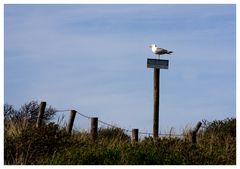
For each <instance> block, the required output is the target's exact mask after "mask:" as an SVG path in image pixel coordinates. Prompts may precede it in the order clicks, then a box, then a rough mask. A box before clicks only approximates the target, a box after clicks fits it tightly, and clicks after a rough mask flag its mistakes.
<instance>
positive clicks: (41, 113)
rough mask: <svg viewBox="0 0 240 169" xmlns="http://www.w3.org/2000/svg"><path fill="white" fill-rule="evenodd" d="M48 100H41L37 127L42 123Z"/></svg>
mask: <svg viewBox="0 0 240 169" xmlns="http://www.w3.org/2000/svg"><path fill="white" fill-rule="evenodd" d="M46 104H47V103H46V102H41V103H40V106H39V112H38V118H37V123H36V127H37V128H39V127H41V125H42V119H43V115H44V111H45V108H46Z"/></svg>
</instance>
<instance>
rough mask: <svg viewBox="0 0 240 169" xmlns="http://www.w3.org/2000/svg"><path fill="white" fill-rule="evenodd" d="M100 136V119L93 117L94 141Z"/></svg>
mask: <svg viewBox="0 0 240 169" xmlns="http://www.w3.org/2000/svg"><path fill="white" fill-rule="evenodd" d="M97 136H98V118H97V117H92V118H91V138H92V140H94V141H95V140H96V139H97Z"/></svg>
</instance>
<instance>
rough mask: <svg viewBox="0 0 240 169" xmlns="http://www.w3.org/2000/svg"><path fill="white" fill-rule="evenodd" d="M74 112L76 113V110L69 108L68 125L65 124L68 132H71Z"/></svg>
mask: <svg viewBox="0 0 240 169" xmlns="http://www.w3.org/2000/svg"><path fill="white" fill-rule="evenodd" d="M76 113H77V111H76V110H71V111H70V116H69V120H68V125H67V133H68V134H71V133H72V128H73V123H74V119H75V116H76Z"/></svg>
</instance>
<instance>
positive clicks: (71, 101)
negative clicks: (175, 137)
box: [4, 4, 236, 133]
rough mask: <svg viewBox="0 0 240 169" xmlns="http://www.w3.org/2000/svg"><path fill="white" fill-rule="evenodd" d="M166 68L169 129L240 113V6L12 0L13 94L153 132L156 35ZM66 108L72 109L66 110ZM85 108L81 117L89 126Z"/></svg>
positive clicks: (8, 82)
mask: <svg viewBox="0 0 240 169" xmlns="http://www.w3.org/2000/svg"><path fill="white" fill-rule="evenodd" d="M152 43H155V44H157V45H158V46H159V47H163V48H166V49H169V50H172V51H173V53H172V54H171V55H168V56H162V58H163V59H168V60H169V68H168V69H164V70H161V71H160V120H159V125H160V132H161V133H167V132H169V131H170V130H171V129H172V128H173V129H174V131H175V132H176V133H181V132H182V131H183V130H184V129H186V128H189V127H194V126H195V125H196V124H197V122H198V121H201V120H203V119H206V120H208V121H212V120H223V119H225V118H228V117H229V118H230V117H236V6H235V5H230V4H225V5H210V4H208V5H184V4H182V5H173V4H170V5H163V4H158V5H83V4H79V5H76V4H74V5H56V4H55V5H26V4H21V5H13V4H5V5H4V103H7V104H11V105H14V107H15V108H16V109H18V108H19V107H20V106H21V105H23V104H24V103H26V102H29V101H32V100H36V101H38V102H39V103H40V102H41V101H46V102H47V105H48V106H49V105H51V106H52V107H54V108H56V109H59V110H66V109H74V110H77V111H79V112H80V113H84V114H85V115H88V116H91V117H94V116H96V117H99V119H100V120H102V121H105V122H108V123H110V124H113V125H116V126H118V127H122V128H126V129H129V130H131V129H132V128H139V130H140V131H142V132H152V123H153V69H149V68H147V58H156V56H155V55H154V54H153V53H152V52H151V49H150V48H149V45H150V44H152ZM63 115H64V116H65V118H67V115H68V112H63V113H58V116H63ZM89 124H90V123H89V120H88V119H85V118H83V117H81V116H77V119H76V120H75V124H74V127H75V128H78V129H79V128H80V129H89Z"/></svg>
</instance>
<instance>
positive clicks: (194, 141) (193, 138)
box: [191, 122, 202, 144]
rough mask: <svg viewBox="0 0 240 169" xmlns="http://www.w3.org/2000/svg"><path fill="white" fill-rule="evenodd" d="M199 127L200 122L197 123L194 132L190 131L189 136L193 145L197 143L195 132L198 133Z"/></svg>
mask: <svg viewBox="0 0 240 169" xmlns="http://www.w3.org/2000/svg"><path fill="white" fill-rule="evenodd" d="M201 125H202V123H201V122H198V123H197V125H196V127H195V128H194V130H193V131H192V134H191V136H192V143H193V144H195V143H197V132H198V130H199V129H200V127H201Z"/></svg>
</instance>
